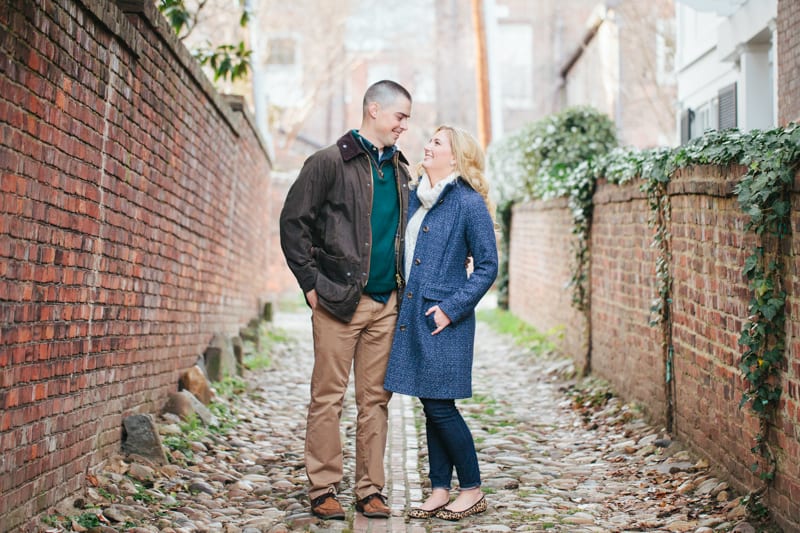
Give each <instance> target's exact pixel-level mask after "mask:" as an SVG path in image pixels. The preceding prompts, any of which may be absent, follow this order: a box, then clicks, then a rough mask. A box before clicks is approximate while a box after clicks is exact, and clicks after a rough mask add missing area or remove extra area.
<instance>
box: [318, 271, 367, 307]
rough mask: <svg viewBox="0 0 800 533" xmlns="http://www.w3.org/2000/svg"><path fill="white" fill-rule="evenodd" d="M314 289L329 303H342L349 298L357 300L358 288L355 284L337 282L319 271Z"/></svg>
mask: <svg viewBox="0 0 800 533" xmlns="http://www.w3.org/2000/svg"><path fill="white" fill-rule="evenodd" d="M314 289H315V290H316V291H317V294H318V295H319V296H320V297H321V298H322V299H324V300H326V301H328V302H330V303H334V304H336V303H343V302H346V301H348V300H351V299H355V301H356V302H357V301H358V297H357V296H356V295H357V294H358V292H359V290H358V287H357V286H356V285H355V284H347V283H338V282H336V281H333V280H332V279H330V278H329V277H328V276H326V275H325V274H323V273H322V272H321V271H320V272H319V273H318V274H317V284H316V286H315V287H314Z"/></svg>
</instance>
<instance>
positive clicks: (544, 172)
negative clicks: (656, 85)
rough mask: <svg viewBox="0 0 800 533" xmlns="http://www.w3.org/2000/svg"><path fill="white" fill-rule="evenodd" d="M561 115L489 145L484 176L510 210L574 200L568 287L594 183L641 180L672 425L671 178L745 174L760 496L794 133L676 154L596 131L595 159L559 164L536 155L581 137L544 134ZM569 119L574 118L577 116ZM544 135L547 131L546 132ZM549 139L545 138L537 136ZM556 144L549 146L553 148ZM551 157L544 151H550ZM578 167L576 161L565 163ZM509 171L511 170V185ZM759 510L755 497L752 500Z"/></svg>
mask: <svg viewBox="0 0 800 533" xmlns="http://www.w3.org/2000/svg"><path fill="white" fill-rule="evenodd" d="M583 113H584V114H583V115H582V116H584V117H591V118H590V120H592V121H597V118H596V117H595V115H592V114H591V113H588V112H586V111H585V110H584V111H583ZM558 118H559V116H554V118H552V119H551V121H550V122H541V123H537V125H534V126H533V127H532V128H530V129H529V130H526V131H525V132H523V134H519V135H517V136H515V137H513V138H512V139H511V140H509V141H503V142H502V143H499V145H496V146H493V147H492V149H491V150H490V152H489V162H490V165H489V171H490V172H491V173H492V175H493V176H496V179H495V180H494V181H495V182H498V181H499V182H504V183H505V185H504V187H505V190H504V189H503V188H502V187H501V190H500V199H501V202H505V205H506V209H508V210H509V212H510V205H512V204H513V203H514V202H516V201H521V200H526V199H529V198H542V199H546V198H552V197H556V196H564V197H568V198H569V199H570V207H571V209H572V212H573V220H574V223H575V227H574V228H573V233H575V234H576V235H577V236H578V244H579V246H578V247H579V249H578V250H577V252H576V254H575V257H576V262H575V264H574V266H573V269H574V270H573V275H572V281H573V287H576V288H577V287H580V286H581V284H583V283H584V282H585V281H586V272H587V270H586V267H587V265H588V261H589V248H588V242H589V239H588V238H589V230H590V222H591V213H592V194H593V192H594V184H595V183H596V180H597V179H599V178H600V177H603V178H605V179H606V180H607V181H609V182H611V183H616V184H623V183H626V182H628V181H630V180H633V179H640V180H641V189H642V191H644V192H645V193H646V194H647V198H648V203H649V206H650V211H651V216H650V219H649V223H650V225H651V227H653V246H654V248H655V249H657V250H658V257H657V259H656V264H655V272H656V278H657V297H656V299H655V300H654V302H653V304H652V306H651V312H652V317H653V318H652V320H651V323H652V324H653V325H654V326H658V327H660V328H661V330H662V334H663V337H662V338H663V344H662V349H663V358H664V369H665V389H666V393H667V395H666V397H667V410H668V413H667V422H668V427H669V428H670V429H671V426H672V416H673V414H672V411H673V409H672V407H673V403H674V402H673V398H674V375H673V366H672V357H673V348H672V338H671V330H672V326H671V314H670V310H671V303H672V300H671V293H672V275H671V272H670V265H671V248H670V241H671V236H670V234H669V226H670V211H671V206H670V201H669V194H668V184H669V181H670V177H671V176H672V175H673V174H674V173H675V171H676V170H678V169H680V168H686V167H690V166H693V165H720V166H725V165H731V164H737V165H742V166H744V167H745V168H746V169H747V170H746V173H745V175H744V176H742V177H741V179H740V180H739V182H738V183H737V185H736V187H735V189H734V192H735V194H736V195H737V200H738V203H739V206H740V207H741V209H742V210H743V212H744V213H745V214H746V215H747V216H748V218H749V221H748V223H747V226H746V229H747V230H749V231H752V232H754V233H755V235H756V236H757V239H756V241H757V242H756V244H755V246H754V248H753V249H752V250H751V253H750V255H749V256H748V257H747V259H746V261H745V264H744V266H743V275H744V276H745V277H746V278H747V280H748V284H749V290H750V294H751V298H750V302H749V305H748V316H747V317H743V319H744V326H743V328H742V331H741V332H740V336H739V344H740V346H742V347H743V351H742V353H741V356H740V360H739V369H740V371H741V373H742V376H743V377H744V379H745V381H746V383H747V388H746V390H745V391H744V392H743V394H742V398H741V402H740V407H744V406H749V408H750V410H751V412H752V413H753V414H754V415H755V416H756V417H757V418H758V420H759V431H758V434H757V435H756V437H755V443H754V445H753V447H752V452H753V453H754V455H756V460H755V462H754V463H753V465H752V470H753V472H754V473H758V474H759V476H760V478H761V479H762V480H763V481H764V486H763V487H762V488H761V489H760V490H759V491H756V493H754V494H755V495H756V496H758V495H759V494H760V493H762V492H763V491H764V490H765V489H766V487H767V486H768V484H769V483H770V482H771V481H772V480H773V479H774V477H775V472H776V467H777V463H776V458H775V454H774V452H773V451H772V449H771V447H770V439H769V428H770V423H771V422H772V421H773V417H774V414H775V412H776V410H777V408H778V405H779V401H780V396H781V383H780V373H781V368H782V366H783V364H784V357H785V355H784V354H785V350H786V339H785V321H786V314H785V313H786V311H785V307H786V291H785V290H784V288H783V272H784V268H785V252H784V251H785V250H786V249H787V243H786V242H785V241H786V237H787V236H788V235H789V233H790V212H791V203H790V193H791V188H792V185H793V183H794V176H795V174H796V173H797V171H798V168H800V126H798V125H797V124H790V125H788V126H786V127H785V128H776V129H773V130H769V131H752V132H748V133H742V132H739V131H737V130H725V131H721V132H718V131H709V132H707V133H706V134H705V135H704V136H702V137H700V138H698V139H695V140H693V141H692V142H690V143H689V144H687V145H685V146H682V147H679V148H674V149H670V148H657V149H652V150H644V151H639V150H635V149H627V148H615V149H613V150H610V151H609V149H610V148H611V146H612V145H613V144H614V143H613V142H612V139H613V137H604V135H605V134H606V133H607V132H605V131H604V130H601V129H598V128H597V127H596V124H597V122H594V123H593V124H595V126H590V127H587V128H585V130H584V131H587V132H594V133H596V134H599V136H600V137H602V138H604V139H605V141H604V142H603V141H597V144H595V145H594V146H595V147H596V148H598V150H597V151H595V152H592V153H591V154H589V155H588V156H585V157H584V159H582V160H580V161H578V162H577V164H565V163H561V162H559V161H558V160H557V159H556V158H555V157H550V156H546V155H544V154H542V153H539V149H540V147H542V146H548V147H549V146H553V145H554V143H569V142H574V143H579V142H581V141H583V142H586V139H582V140H579V139H574V140H573V139H570V138H568V137H566V138H565V137H563V136H562V137H556V136H555V133H556V131H553V130H552V128H548V127H544V126H545V125H546V124H552V125H555V124H559V120H558ZM575 118H579V116H578V117H575ZM543 128H544V129H543ZM547 135H553V139H549V140H543V139H540V138H539V137H540V136H547ZM550 141H553V142H550ZM547 153H548V154H549V153H550V152H547ZM556 153H562V154H576V156H577V157H580V156H579V155H578V154H580V153H581V152H580V147H578V146H562V147H561V148H560V149H559V150H558V151H557V152H556ZM569 161H570V162H574V161H575V160H574V159H571V160H569ZM509 172H515V173H516V174H515V176H514V179H512V180H510V181H508V180H507V179H506V178H507V176H509V174H508V173H509ZM585 298H586V291H585V290H583V291H582V290H580V289H576V292H575V293H574V294H573V304H574V305H575V306H576V308H578V309H586V306H587V301H586V300H585ZM751 502H754V504H758V502H757V498H754V499H752V500H751Z"/></svg>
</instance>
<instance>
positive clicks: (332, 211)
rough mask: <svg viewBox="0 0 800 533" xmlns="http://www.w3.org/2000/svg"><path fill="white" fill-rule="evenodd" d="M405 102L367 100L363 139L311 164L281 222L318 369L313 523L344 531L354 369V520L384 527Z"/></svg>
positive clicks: (311, 457) (310, 441) (388, 91)
mask: <svg viewBox="0 0 800 533" xmlns="http://www.w3.org/2000/svg"><path fill="white" fill-rule="evenodd" d="M410 116H411V95H410V94H409V93H408V91H407V90H406V89H404V88H403V87H402V86H400V85H399V84H397V83H395V82H393V81H389V80H383V81H379V82H377V83H375V84H373V85H371V86H370V87H369V88H368V89H367V92H366V93H365V95H364V102H363V115H362V121H361V127H360V129H358V130H351V131H349V132H347V133H346V134H345V135H343V136H342V137H341V138H340V139H339V140H338V141H337V142H336V144H335V145H332V146H329V147H327V148H324V149H322V150H320V151H318V152H316V153H315V154H313V155H311V157H309V158H308V159H307V160H306V162H305V164H304V165H303V168H302V170H301V171H300V174H299V176H298V177H297V181H295V183H294V184H293V185H292V187H291V188H290V189H289V193H288V195H287V197H286V202H285V204H284V206H283V211H282V212H281V218H280V229H281V247H282V248H283V253H284V255H285V257H286V262H287V263H288V265H289V268H291V270H292V272H293V273H294V275H295V277H296V278H297V281H298V283H299V284H300V288H301V289H302V290H303V292H304V293H305V297H306V301H307V302H308V305H309V306H310V307H311V309H312V319H311V320H312V327H313V332H314V369H313V372H312V375H311V402H310V404H309V407H308V417H307V426H306V443H305V464H306V473H307V474H308V480H309V485H310V486H309V490H308V496H309V499H310V500H311V511H312V513H314V515H316V516H318V517H320V518H323V519H340V520H341V519H344V517H345V512H344V509H343V508H342V506H341V504H340V503H339V501H338V499H337V490H338V487H339V483H340V482H341V480H342V476H343V471H342V463H343V460H342V443H341V438H340V434H339V422H340V419H341V414H342V401H343V399H344V395H345V392H346V390H347V384H348V381H349V379H350V368H351V366H352V367H354V373H355V380H356V381H355V389H356V407H357V410H358V416H357V422H356V471H355V497H356V509H357V510H358V511H359V512H361V513H363V514H364V516H367V517H373V518H388V517H389V514H390V509H389V507H388V506H387V505H386V499H385V497H384V496H383V494H382V493H381V491H382V490H383V486H384V481H385V472H384V467H383V455H384V451H385V448H386V434H387V430H388V405H387V404H388V403H389V399H390V398H391V393H389V392H387V391H386V390H385V389H384V388H383V378H384V374H385V372H386V364H387V361H388V359H389V352H390V350H391V346H392V336H393V331H394V326H395V322H396V320H397V305H398V304H397V290H398V288H401V285H402V283H403V279H402V276H401V272H402V271H403V270H402V267H401V265H402V263H401V261H402V250H403V247H404V243H403V236H404V233H405V221H406V214H407V211H408V183H409V181H410V176H409V173H408V169H407V167H406V165H408V162H407V161H406V159H405V157H404V156H403V155H402V154H401V153H400V151H399V150H398V149H397V147H396V146H395V143H396V142H397V139H398V137H400V135H401V134H402V133H403V132H404V131H405V130H406V129H407V128H408V119H409V117H410Z"/></svg>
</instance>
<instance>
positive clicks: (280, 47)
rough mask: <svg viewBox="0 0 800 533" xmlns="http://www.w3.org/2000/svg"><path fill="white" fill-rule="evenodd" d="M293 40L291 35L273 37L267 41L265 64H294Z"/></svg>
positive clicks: (294, 44)
mask: <svg viewBox="0 0 800 533" xmlns="http://www.w3.org/2000/svg"><path fill="white" fill-rule="evenodd" d="M295 48H296V43H295V40H294V39H293V38H291V37H273V38H270V39H269V41H268V43H267V65H287V66H288V65H294V64H295V63H296V61H297V58H296V57H295Z"/></svg>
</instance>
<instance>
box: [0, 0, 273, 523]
mask: <svg viewBox="0 0 800 533" xmlns="http://www.w3.org/2000/svg"><path fill="white" fill-rule="evenodd" d="M119 6H124V7H125V9H127V10H128V13H127V14H126V13H123V12H122V11H121V10H120V7H119ZM231 105H233V106H234V107H236V108H238V109H241V102H240V101H237V100H236V99H233V100H232V101H228V100H226V99H225V98H223V97H221V96H219V95H218V94H216V93H215V92H214V90H213V88H212V87H211V85H210V83H209V82H208V81H207V79H206V78H205V77H204V76H203V75H202V73H201V72H200V70H199V67H198V66H197V65H196V64H195V63H194V61H193V60H192V59H191V57H190V55H189V54H188V52H187V51H186V50H185V48H183V46H182V45H181V44H179V43H178V42H177V40H176V39H175V37H174V36H173V35H172V33H171V30H170V29H169V28H168V27H167V25H166V22H165V21H164V20H163V19H162V18H161V17H160V15H159V14H158V13H157V12H156V11H155V8H154V3H153V2H152V1H151V0H138V1H137V0H127V1H124V2H122V1H119V2H107V1H105V0H59V1H58V2H54V1H47V0H45V1H41V2H30V1H29V0H9V1H7V2H5V3H4V5H3V7H2V8H0V130H2V139H3V144H2V147H0V172H1V173H2V182H1V183H0V206H1V208H0V325H1V326H0V327H1V329H0V335H1V336H0V457H1V458H2V459H1V460H0V524H2V527H0V529H3V530H13V529H14V528H15V527H16V526H19V525H21V524H22V523H23V522H24V521H26V520H27V519H29V518H30V517H32V516H33V515H34V514H36V513H37V512H39V511H41V510H43V509H45V508H46V507H47V506H50V505H52V504H54V503H56V502H57V501H59V500H60V499H62V498H64V497H66V496H68V495H70V494H72V493H74V492H75V491H77V490H78V489H79V488H80V487H82V485H83V476H84V474H85V472H86V471H87V469H88V468H89V467H91V466H92V465H95V464H97V463H98V462H100V461H102V460H103V459H104V458H105V457H107V456H108V455H109V454H110V453H111V452H113V451H115V450H117V449H118V448H119V444H120V436H121V421H122V419H123V417H124V416H127V415H129V414H131V413H134V412H155V411H157V410H158V409H160V407H161V405H162V404H163V401H164V399H165V397H166V395H167V393H169V392H170V391H173V390H176V388H177V380H178V376H179V374H180V372H181V371H183V370H184V369H186V368H187V367H189V366H191V365H192V364H193V363H194V362H195V360H196V358H197V357H198V355H199V354H200V353H202V351H203V350H204V348H205V346H206V345H207V343H208V341H209V340H210V338H211V336H212V335H213V333H214V332H224V333H227V334H235V333H237V332H238V329H239V327H240V326H241V325H243V324H244V323H246V322H247V321H248V320H249V319H250V318H252V317H253V316H255V315H256V314H257V313H258V311H259V309H260V306H261V304H262V303H263V302H264V301H266V300H267V299H268V298H269V297H270V294H269V293H268V291H267V289H266V287H267V281H268V280H267V271H268V270H269V265H270V262H271V260H272V259H273V258H272V257H269V256H268V255H267V247H266V246H265V245H264V243H265V242H266V241H267V240H268V228H269V227H270V225H271V224H272V223H273V221H274V219H275V218H276V215H275V214H274V213H273V212H272V209H269V208H266V209H265V208H264V206H269V205H271V204H270V202H269V198H268V194H269V179H270V178H269V173H270V168H269V161H268V159H267V156H266V155H265V151H264V149H263V147H262V144H261V142H260V140H259V138H258V136H257V134H256V133H255V132H254V129H253V126H252V121H251V120H250V119H249V117H248V116H247V114H246V113H243V112H241V111H233V110H232V109H231Z"/></svg>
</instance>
